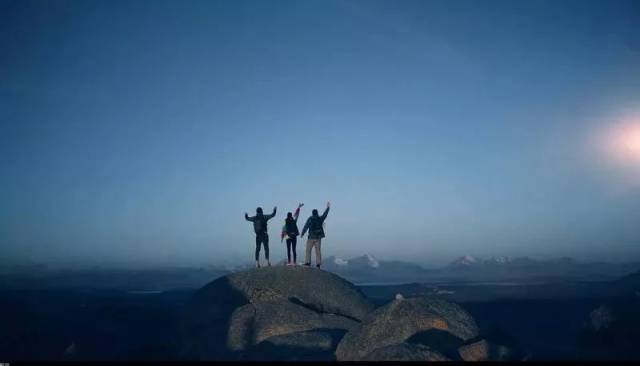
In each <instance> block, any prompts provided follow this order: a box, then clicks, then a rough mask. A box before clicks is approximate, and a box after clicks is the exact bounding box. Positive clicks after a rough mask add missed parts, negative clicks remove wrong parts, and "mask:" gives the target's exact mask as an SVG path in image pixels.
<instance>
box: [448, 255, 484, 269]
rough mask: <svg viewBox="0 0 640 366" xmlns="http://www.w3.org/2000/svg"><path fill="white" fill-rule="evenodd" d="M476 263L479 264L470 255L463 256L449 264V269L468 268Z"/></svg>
mask: <svg viewBox="0 0 640 366" xmlns="http://www.w3.org/2000/svg"><path fill="white" fill-rule="evenodd" d="M478 263H480V261H479V260H478V259H477V258H475V257H473V256H470V255H465V256H463V257H460V258H457V259H456V260H454V261H453V262H451V264H449V267H469V266H473V265H476V264H478Z"/></svg>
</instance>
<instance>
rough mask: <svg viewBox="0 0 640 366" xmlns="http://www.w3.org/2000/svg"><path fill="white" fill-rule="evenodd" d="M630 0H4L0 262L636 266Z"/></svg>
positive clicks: (639, 37)
mask: <svg viewBox="0 0 640 366" xmlns="http://www.w3.org/2000/svg"><path fill="white" fill-rule="evenodd" d="M638 24H640V6H639V4H638V2H633V1H615V0H614V1H495V0H487V1H456V0H454V1H409V0H403V1H376V0H371V1H346V0H345V1H329V0H323V1H316V0H309V1H146V0H141V1H117V0H116V1H95V0H92V1H55V2H54V1H50V2H43V1H6V0H3V1H0V50H2V51H1V52H0V175H1V176H2V179H1V180H0V202H2V205H0V257H1V258H3V260H4V261H14V262H15V261H17V262H19V261H36V262H46V263H58V264H78V263H81V264H92V265H93V264H98V265H112V264H127V265H155V264H203V263H214V262H219V261H237V260H245V259H250V258H251V255H252V252H253V246H254V244H253V241H254V239H253V234H252V230H251V225H250V223H247V222H245V221H244V219H243V214H244V212H245V211H246V212H249V213H250V214H252V213H253V212H255V207H256V206H258V205H260V206H262V207H264V208H265V210H270V209H271V208H272V207H273V206H275V205H277V206H278V216H277V218H276V219H274V220H273V221H271V223H270V235H271V242H272V244H271V247H272V249H271V251H272V253H273V254H272V256H273V258H275V259H280V258H283V257H285V251H284V245H281V244H280V242H279V238H278V231H279V227H280V225H281V220H282V219H283V218H284V216H285V215H286V212H287V211H292V210H293V209H294V207H295V205H296V203H297V202H299V201H302V202H304V203H305V204H306V205H305V207H304V209H303V211H302V214H301V217H302V218H303V219H305V218H306V217H307V216H308V215H309V214H310V211H311V209H312V208H319V209H322V208H323V207H324V205H325V203H326V201H328V200H330V201H331V202H332V206H333V208H332V211H331V213H330V215H329V218H328V219H327V238H326V240H325V242H324V243H323V251H324V255H325V256H329V255H339V256H345V257H349V256H352V255H360V254H363V253H372V254H374V255H376V256H378V257H381V258H389V259H391V258H393V259H403V260H408V259H411V260H414V261H418V262H421V263H425V264H430V265H436V264H441V263H445V262H447V261H449V260H451V259H453V258H454V257H457V256H460V255H464V254H473V255H479V256H491V255H513V256H518V255H529V256H536V257H550V256H559V255H568V256H572V257H576V258H578V259H583V260H600V259H605V260H614V261H621V260H638V259H640V231H638V230H637V224H638V217H640V190H639V189H638V187H639V185H638V184H636V183H637V182H638V181H639V180H638V179H637V177H638V172H639V171H640V162H637V161H636V162H635V163H630V164H627V165H625V166H624V167H620V166H618V165H615V164H610V162H609V160H607V159H606V158H602V156H600V155H601V154H602V153H601V152H600V151H599V150H598V149H597V148H596V147H594V146H593V144H592V140H593V138H592V137H593V135H594V134H596V135H597V134H599V133H601V132H599V131H604V130H607V129H608V128H609V127H608V126H613V125H615V124H616V123H617V121H618V120H620V119H625V120H629V121H631V122H630V123H631V124H640V117H638V116H640V113H639V112H640V102H639V101H640V27H638Z"/></svg>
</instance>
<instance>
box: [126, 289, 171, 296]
mask: <svg viewBox="0 0 640 366" xmlns="http://www.w3.org/2000/svg"><path fill="white" fill-rule="evenodd" d="M163 292H164V291H160V290H134V291H127V293H128V294H132V295H153V294H161V293H163Z"/></svg>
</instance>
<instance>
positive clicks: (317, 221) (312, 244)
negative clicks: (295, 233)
mask: <svg viewBox="0 0 640 366" xmlns="http://www.w3.org/2000/svg"><path fill="white" fill-rule="evenodd" d="M330 206H331V205H330V203H329V202H327V208H326V209H325V210H324V212H323V213H322V215H321V216H319V215H318V210H316V209H314V210H313V211H312V212H311V217H309V218H308V219H307V222H306V223H305V224H304V228H303V229H302V235H300V237H301V238H302V237H304V234H305V233H306V232H307V230H309V236H308V239H307V248H306V251H305V260H304V265H305V266H310V265H311V249H312V248H315V249H316V267H318V268H320V265H321V264H322V254H321V252H320V244H321V242H322V238H324V227H323V224H324V220H325V219H326V218H327V214H328V213H329V207H330Z"/></svg>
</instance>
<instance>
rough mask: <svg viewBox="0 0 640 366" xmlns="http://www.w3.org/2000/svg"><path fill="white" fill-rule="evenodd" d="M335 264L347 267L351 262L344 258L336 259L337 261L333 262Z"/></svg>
mask: <svg viewBox="0 0 640 366" xmlns="http://www.w3.org/2000/svg"><path fill="white" fill-rule="evenodd" d="M333 263H335V264H337V265H339V266H346V265H347V264H349V261H347V260H344V259H342V258H338V257H335V259H334V260H333Z"/></svg>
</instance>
